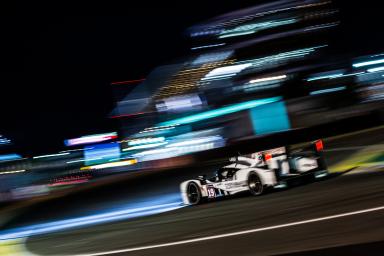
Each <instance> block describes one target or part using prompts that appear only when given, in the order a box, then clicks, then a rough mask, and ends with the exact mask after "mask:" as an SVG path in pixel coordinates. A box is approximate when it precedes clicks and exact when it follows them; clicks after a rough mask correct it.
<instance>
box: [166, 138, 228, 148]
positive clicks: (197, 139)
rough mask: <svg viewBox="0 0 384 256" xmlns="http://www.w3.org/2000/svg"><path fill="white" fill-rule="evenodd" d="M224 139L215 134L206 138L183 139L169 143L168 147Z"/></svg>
mask: <svg viewBox="0 0 384 256" xmlns="http://www.w3.org/2000/svg"><path fill="white" fill-rule="evenodd" d="M222 139H223V138H222V137H221V136H219V135H215V136H208V137H204V138H196V139H191V140H186V141H182V142H176V143H172V144H169V145H168V146H166V147H167V148H168V147H169V148H171V147H182V146H190V145H195V144H202V143H206V142H212V141H217V140H222Z"/></svg>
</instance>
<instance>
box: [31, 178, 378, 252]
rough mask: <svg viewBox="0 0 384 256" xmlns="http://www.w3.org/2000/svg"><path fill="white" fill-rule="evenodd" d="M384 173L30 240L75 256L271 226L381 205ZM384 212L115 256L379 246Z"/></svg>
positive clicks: (34, 248)
mask: <svg viewBox="0 0 384 256" xmlns="http://www.w3.org/2000/svg"><path fill="white" fill-rule="evenodd" d="M383 185H384V173H383V172H374V173H367V174H364V173H356V174H353V173H351V174H349V175H344V176H339V177H336V178H333V179H330V180H327V181H323V182H317V183H314V184H309V185H306V186H301V187H296V188H292V189H290V190H287V191H281V192H274V193H270V194H268V195H265V196H262V197H259V198H253V197H246V198H237V199H233V200H226V201H221V202H216V203H212V204H205V205H201V206H198V207H188V208H183V209H179V210H176V211H173V212H169V213H165V214H161V215H155V216H151V217H146V218H140V219H136V220H133V221H129V222H120V223H115V224H109V225H103V226H97V227H91V228H86V229H82V230H77V231H70V232H64V233H60V234H55V235H49V236H42V237H34V238H30V239H29V240H28V242H27V248H28V250H29V251H31V252H33V253H39V254H46V255H57V254H81V253H91V252H108V251H114V250H117V249H124V248H134V247H140V246H147V245H154V244H162V243H169V242H175V241H182V240H186V239H193V238H202V237H208V236H212V235H221V234H225V233H230V232H237V231H243V230H249V229H255V228H263V227H271V226H276V225H282V224H287V223H293V222H298V221H303V220H310V219H314V218H320V217H325V216H333V215H336V214H340V213H347V212H354V211H358V210H363V209H369V208H374V207H378V206H384V186H383ZM383 223H384V211H383V210H381V211H380V210H379V211H373V212H368V213H362V214H357V215H352V216H345V217H341V218H336V219H330V220H324V221H319V222H313V223H307V224H302V225H297V226H291V227H283V228H277V229H272V230H266V231H261V232H255V233H249V234H241V235H236V236H232V237H227V238H217V239H213V240H208V241H199V242H193V243H186V244H182V245H170V246H166V247H162V248H154V249H146V250H138V251H134V252H130V253H129V254H128V253H123V254H120V255H126V254H127V255H180V253H181V252H182V254H183V255H218V254H221V255H274V254H283V253H288V252H294V251H307V250H312V249H317V248H324V247H326V248H328V247H333V246H340V245H350V244H362V243H368V242H376V241H381V240H382V239H383V235H384V225H383Z"/></svg>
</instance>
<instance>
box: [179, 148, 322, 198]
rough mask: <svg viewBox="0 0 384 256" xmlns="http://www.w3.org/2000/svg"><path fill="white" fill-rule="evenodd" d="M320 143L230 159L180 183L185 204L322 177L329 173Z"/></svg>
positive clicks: (253, 192) (262, 191)
mask: <svg viewBox="0 0 384 256" xmlns="http://www.w3.org/2000/svg"><path fill="white" fill-rule="evenodd" d="M322 151H323V142H322V141H321V140H317V141H315V142H313V143H311V145H310V146H309V147H306V148H302V149H299V150H295V151H291V150H289V152H288V150H287V147H280V148H275V149H272V150H266V151H260V152H256V153H253V154H249V155H244V156H237V157H233V158H230V159H229V161H230V164H229V165H227V166H224V167H222V168H220V169H219V170H217V171H216V172H215V175H214V176H213V177H211V178H208V179H207V178H206V176H205V175H203V176H199V177H197V178H196V179H192V180H187V181H184V182H182V183H181V184H180V191H181V196H182V199H183V202H184V204H186V205H196V204H200V203H202V202H207V201H211V200H214V199H217V198H221V197H226V196H231V195H235V194H239V193H247V194H251V195H254V196H257V195H261V194H263V193H264V192H265V191H266V189H267V188H282V187H287V185H288V184H289V182H290V181H292V180H293V179H296V178H301V177H303V176H306V177H308V175H309V176H310V177H313V178H322V177H325V176H327V175H328V170H327V168H326V164H325V161H324V157H323V152H322Z"/></svg>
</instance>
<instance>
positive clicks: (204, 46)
mask: <svg viewBox="0 0 384 256" xmlns="http://www.w3.org/2000/svg"><path fill="white" fill-rule="evenodd" d="M223 45H225V43H221V44H210V45H203V46H197V47H193V48H191V50H198V49H205V48H212V47H217V46H223Z"/></svg>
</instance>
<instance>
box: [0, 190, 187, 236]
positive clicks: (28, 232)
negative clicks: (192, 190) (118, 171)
mask: <svg viewBox="0 0 384 256" xmlns="http://www.w3.org/2000/svg"><path fill="white" fill-rule="evenodd" d="M181 207H183V205H182V201H181V198H180V195H179V194H177V195H171V196H170V195H168V196H162V197H161V198H158V199H156V198H155V199H152V200H151V201H150V202H143V203H131V204H130V207H129V208H127V207H126V208H120V209H109V210H107V211H104V212H103V213H97V214H92V215H89V216H85V217H77V218H71V219H66V220H59V221H52V222H46V223H40V224H35V225H29V226H24V227H18V228H14V229H9V230H1V231H0V240H9V239H15V238H22V237H30V236H34V235H41V234H48V233H52V232H57V231H61V230H66V229H70V228H76V227H84V226H89V225H95V224H102V223H108V222H112V221H119V220H125V219H131V218H136V217H142V216H148V215H152V214H158V213H162V212H167V211H172V210H175V209H178V208H181Z"/></svg>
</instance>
